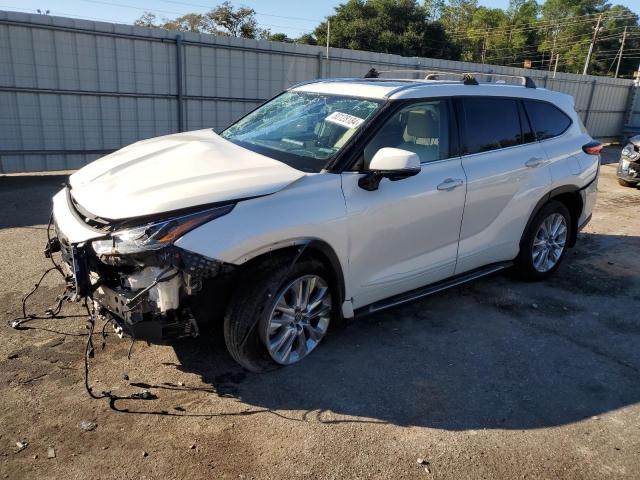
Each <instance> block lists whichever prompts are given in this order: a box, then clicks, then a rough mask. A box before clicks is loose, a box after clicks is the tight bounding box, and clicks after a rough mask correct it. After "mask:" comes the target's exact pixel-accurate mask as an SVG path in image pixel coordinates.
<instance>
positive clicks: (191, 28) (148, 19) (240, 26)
mask: <svg viewBox="0 0 640 480" xmlns="http://www.w3.org/2000/svg"><path fill="white" fill-rule="evenodd" d="M255 15H256V12H255V10H253V9H252V8H247V7H239V8H235V7H234V6H233V5H232V4H231V2H228V1H227V2H223V3H221V4H220V5H218V6H217V7H215V8H213V9H211V10H210V11H209V12H207V13H205V14H199V13H188V14H186V15H183V16H181V17H178V18H176V19H173V20H170V19H166V18H165V19H163V20H162V21H159V20H158V17H157V16H156V15H155V14H154V13H152V12H144V13H143V14H142V16H141V17H140V18H138V19H137V20H136V21H135V22H134V25H137V26H140V27H149V28H165V29H167V30H178V31H183V32H199V33H211V34H214V35H224V36H229V37H245V38H263V37H265V36H266V35H268V34H269V32H268V30H262V29H260V28H259V27H258V22H257V21H256V18H255Z"/></svg>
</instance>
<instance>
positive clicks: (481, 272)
mask: <svg viewBox="0 0 640 480" xmlns="http://www.w3.org/2000/svg"><path fill="white" fill-rule="evenodd" d="M511 266H513V262H501V263H494V264H491V265H487V266H486V267H481V268H478V269H476V270H472V271H470V272H466V273H463V274H460V275H457V276H455V277H452V278H448V279H446V280H443V281H441V282H437V283H432V284H431V285H427V286H425V287H420V288H416V289H415V290H411V291H409V292H405V293H400V294H398V295H394V296H393V297H389V298H385V299H384V300H380V301H378V302H376V303H372V304H371V305H368V306H366V307H362V308H359V309H358V310H356V312H355V314H356V316H357V315H367V314H369V313H374V312H378V311H380V310H385V309H387V308H391V307H395V306H396V305H401V304H403V303H407V302H411V301H413V300H416V299H418V298H422V297H426V296H428V295H433V294H434V293H438V292H441V291H443V290H446V289H448V288H451V287H455V286H457V285H462V284H463V283H467V282H470V281H471V280H475V279H476V278H480V277H485V276H487V275H491V274H492V273H496V272H499V271H500V270H504V269H505V268H509V267H511Z"/></svg>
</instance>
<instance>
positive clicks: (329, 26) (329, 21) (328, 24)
mask: <svg viewBox="0 0 640 480" xmlns="http://www.w3.org/2000/svg"><path fill="white" fill-rule="evenodd" d="M329 35H331V20H330V19H327V60H329Z"/></svg>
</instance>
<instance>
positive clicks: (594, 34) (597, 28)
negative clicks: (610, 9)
mask: <svg viewBox="0 0 640 480" xmlns="http://www.w3.org/2000/svg"><path fill="white" fill-rule="evenodd" d="M601 21H602V14H600V15H598V23H596V28H595V30H594V31H593V37H592V38H591V44H590V45H589V53H587V60H586V61H585V62H584V70H583V71H582V74H583V75H586V74H587V70H589V63H590V62H591V55H593V46H594V45H595V44H596V39H597V38H598V32H599V31H600V22H601Z"/></svg>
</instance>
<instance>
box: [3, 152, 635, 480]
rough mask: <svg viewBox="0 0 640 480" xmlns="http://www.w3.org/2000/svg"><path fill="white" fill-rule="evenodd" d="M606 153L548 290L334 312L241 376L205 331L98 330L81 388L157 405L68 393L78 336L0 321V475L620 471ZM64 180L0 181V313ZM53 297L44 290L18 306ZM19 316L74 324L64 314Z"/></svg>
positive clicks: (482, 283) (16, 288)
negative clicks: (301, 347)
mask: <svg viewBox="0 0 640 480" xmlns="http://www.w3.org/2000/svg"><path fill="white" fill-rule="evenodd" d="M617 155H618V150H615V149H609V150H608V151H607V152H606V156H605V159H606V160H609V162H611V163H608V164H606V163H607V162H606V161H605V162H603V163H605V165H604V166H603V168H602V176H601V180H600V193H599V200H598V205H597V208H596V211H595V213H594V217H593V220H592V222H591V223H590V224H589V226H588V227H587V228H586V229H585V231H584V232H583V233H581V234H580V236H579V240H578V246H577V248H575V249H573V250H571V251H570V253H569V255H568V258H567V259H566V261H565V263H564V264H563V266H562V267H561V269H560V270H559V271H558V273H557V274H556V275H555V276H554V277H553V279H552V280H550V281H548V282H546V283H538V284H526V283H521V282H518V281H516V280H514V279H513V278H511V277H510V276H509V275H508V274H503V275H496V276H492V277H490V278H485V279H482V280H478V281H475V282H473V283H471V284H468V285H465V286H461V287H457V288H454V289H452V290H449V291H447V292H444V293H441V294H438V295H434V296H432V297H429V298H426V299H423V300H421V301H417V302H415V303H412V304H408V305H405V306H402V307H398V308H395V309H392V310H388V311H386V312H384V313H380V314H375V315H371V316H368V317H364V318H361V319H357V320H353V321H350V322H348V323H346V324H345V325H342V326H339V327H338V328H334V330H333V331H332V332H331V334H330V335H329V337H328V338H327V339H326V341H325V342H324V344H323V345H322V347H321V348H319V349H318V351H316V352H315V353H314V354H313V355H311V356H310V357H309V358H308V359H306V360H305V361H304V362H303V363H302V364H301V365H298V366H293V367H288V368H285V369H281V370H279V371H277V372H275V373H269V374H264V375H254V374H247V373H245V372H243V371H242V370H241V369H240V368H239V367H237V366H236V365H235V364H234V363H233V362H232V361H231V360H230V358H229V357H228V355H227V354H226V353H225V352H224V349H223V348H222V347H221V341H220V339H215V338H214V339H210V338H201V339H199V340H198V341H185V342H183V343H180V344H178V345H175V346H173V347H169V346H157V345H153V346H149V345H146V344H142V343H139V342H138V343H136V344H135V345H134V346H133V352H132V357H131V360H128V359H127V350H128V348H129V343H128V342H126V341H122V340H119V339H117V338H116V337H115V336H113V335H109V336H108V337H107V339H106V346H105V347H104V349H102V348H101V340H100V339H99V338H96V347H97V348H96V356H95V359H93V361H92V367H91V375H90V382H91V383H92V385H94V386H95V390H96V391H101V390H106V389H108V390H111V391H113V392H114V393H118V394H126V393H133V392H140V391H141V389H143V388H148V389H150V390H151V392H153V394H154V395H156V396H157V399H153V400H129V401H118V402H112V403H111V404H110V403H109V402H108V401H107V400H92V399H90V398H89V397H88V395H87V394H86V393H85V391H84V387H83V363H82V358H83V349H84V343H85V341H86V337H82V336H68V335H62V334H61V333H55V332H52V331H47V330H35V329H34V330H24V331H16V330H13V329H10V328H9V327H6V326H5V325H4V321H3V322H2V324H1V325H0V386H1V388H2V394H1V395H0V423H1V425H2V428H1V429H0V455H1V458H0V477H4V478H38V479H44V478H82V479H84V478H87V477H93V478H105V479H111V478H114V479H116V478H117V479H128V478H135V479H139V478H158V479H171V478H187V477H189V478H235V479H237V478H245V479H250V478H261V479H262V478H274V479H279V478H327V479H329V478H336V479H338V478H393V479H399V478H417V479H429V478H449V479H463V478H473V479H478V478H486V479H502V478H532V479H533V478H535V479H540V478H549V479H560V478H590V479H594V478H629V479H631V478H636V479H637V478H638V475H639V473H638V472H640V427H639V425H640V403H639V401H640V382H639V380H640V348H638V347H639V345H640V343H639V341H640V316H639V315H638V311H640V275H639V273H638V272H639V271H640V221H639V220H638V218H639V214H640V190H637V189H629V188H624V187H621V186H619V185H618V184H617V183H616V180H615V164H614V163H612V162H613V161H615V160H616V156H617ZM65 178H66V177H65V176H62V175H46V176H45V175H32V176H28V175H24V176H10V177H0V202H1V204H2V205H3V207H2V210H0V246H1V248H0V282H1V283H0V305H2V307H1V308H0V314H1V316H2V317H3V319H4V320H9V319H11V318H14V317H16V316H18V315H19V314H20V298H21V296H22V295H23V294H24V293H25V292H27V291H28V290H29V288H30V287H31V286H32V285H33V283H34V282H35V280H37V278H38V277H39V275H40V273H41V272H42V271H43V269H44V268H46V267H47V265H48V264H47V261H45V259H44V258H43V257H42V255H41V250H42V246H43V244H44V239H45V237H46V231H45V227H44V224H45V223H46V221H47V218H48V211H49V198H50V196H51V195H52V193H53V192H55V191H56V190H57V189H58V187H59V185H60V184H61V183H62V182H64V181H65ZM60 288H61V284H60V283H59V281H58V279H57V278H56V279H54V278H51V279H50V280H47V281H46V282H45V284H44V287H43V288H42V290H41V292H40V294H39V295H38V296H37V297H36V298H34V299H33V302H32V303H31V305H30V308H31V309H33V310H34V311H35V310H40V311H42V310H44V309H45V308H46V307H47V306H49V305H50V304H51V303H52V302H53V300H54V298H55V295H56V294H57V292H59V290H60ZM65 311H66V312H69V313H76V314H77V313H82V312H81V310H80V309H79V308H78V307H77V306H75V305H71V306H68V307H66V309H65ZM37 325H38V326H39V327H42V328H48V329H55V330H57V331H59V332H67V333H74V334H78V333H80V334H82V333H85V332H86V330H85V329H84V319H83V318H69V319H64V320H57V321H46V322H40V323H38V324H37ZM125 373H126V375H127V376H128V380H125ZM82 420H90V421H94V422H96V423H97V427H96V428H95V429H94V430H93V431H83V430H82V429H81V428H80V427H79V423H80V422H81V421H82ZM22 440H24V441H26V442H28V446H27V447H26V448H24V449H23V450H21V451H17V450H18V448H17V446H16V442H17V441H22ZM49 447H52V448H53V449H54V450H53V452H54V453H55V458H48V453H49V452H50V450H49ZM418 458H423V459H425V462H428V464H427V465H426V468H425V466H423V465H418V464H417V462H416V459H418Z"/></svg>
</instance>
